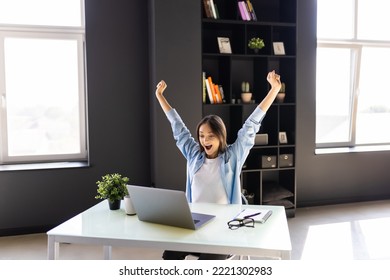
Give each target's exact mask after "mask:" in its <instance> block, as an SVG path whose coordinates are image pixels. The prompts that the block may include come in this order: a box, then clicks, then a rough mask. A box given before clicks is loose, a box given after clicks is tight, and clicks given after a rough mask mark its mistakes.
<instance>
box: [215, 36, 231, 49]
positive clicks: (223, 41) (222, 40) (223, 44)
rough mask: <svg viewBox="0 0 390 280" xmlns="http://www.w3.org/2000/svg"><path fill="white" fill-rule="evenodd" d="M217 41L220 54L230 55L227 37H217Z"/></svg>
mask: <svg viewBox="0 0 390 280" xmlns="http://www.w3.org/2000/svg"><path fill="white" fill-rule="evenodd" d="M217 41H218V47H219V52H220V53H232V47H231V46H230V38H229V37H217Z"/></svg>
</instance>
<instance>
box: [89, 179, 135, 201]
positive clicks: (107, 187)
mask: <svg viewBox="0 0 390 280" xmlns="http://www.w3.org/2000/svg"><path fill="white" fill-rule="evenodd" d="M128 181H129V178H127V177H123V176H122V175H121V174H118V173H113V174H106V175H104V176H102V179H101V181H97V182H96V185H97V186H98V188H97V193H98V194H97V195H96V196H95V198H96V199H108V200H109V201H111V202H113V201H115V200H121V199H123V197H125V196H126V195H128V192H127V188H126V184H127V182H128Z"/></svg>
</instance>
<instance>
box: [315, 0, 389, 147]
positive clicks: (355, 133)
mask: <svg viewBox="0 0 390 280" xmlns="http://www.w3.org/2000/svg"><path fill="white" fill-rule="evenodd" d="M389 9H390V1H387V0H318V1H317V86H316V87H317V88H316V145H317V147H318V148H320V147H357V146H364V145H383V144H386V145H387V144H390V131H389V129H387V127H388V125H389V123H390V88H389V87H387V86H386V83H387V81H388V69H387V68H388V67H387V65H389V63H390V33H389V32H388V30H387V29H388V26H389V24H390V17H389V16H388V15H387V11H388V10H389Z"/></svg>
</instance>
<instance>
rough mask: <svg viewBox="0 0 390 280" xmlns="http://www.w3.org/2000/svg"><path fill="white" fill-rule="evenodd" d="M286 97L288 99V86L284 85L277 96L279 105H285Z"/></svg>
mask: <svg viewBox="0 0 390 280" xmlns="http://www.w3.org/2000/svg"><path fill="white" fill-rule="evenodd" d="M285 97H286V84H285V83H282V86H281V88H280V90H279V92H278V94H277V95H276V101H277V102H278V103H283V102H284V98H285Z"/></svg>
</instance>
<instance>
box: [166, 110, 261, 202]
mask: <svg viewBox="0 0 390 280" xmlns="http://www.w3.org/2000/svg"><path fill="white" fill-rule="evenodd" d="M166 115H167V118H168V120H169V122H170V123H171V127H172V132H173V137H174V139H175V141H176V146H177V147H178V148H179V150H180V151H181V153H182V154H183V155H184V157H185V158H186V160H187V179H186V195H187V200H188V201H189V202H192V198H191V186H192V179H193V176H194V174H195V173H196V172H197V171H198V170H199V169H200V167H201V166H202V164H203V163H204V161H205V158H206V154H205V152H201V151H200V149H199V143H198V142H197V141H196V140H195V139H194V138H193V137H192V135H191V132H190V131H189V130H188V128H187V127H186V126H185V124H184V122H183V121H182V119H181V117H180V116H179V114H178V113H177V112H176V110H175V109H172V110H170V111H168V112H167V113H166ZM264 116H265V112H263V111H262V110H261V109H260V108H259V107H258V106H257V107H256V109H255V110H254V111H253V113H252V114H251V115H250V116H249V117H248V119H247V120H246V121H245V122H244V124H243V126H242V128H241V129H240V130H239V131H238V133H237V139H236V141H235V142H234V143H233V144H231V145H228V147H227V149H226V151H225V152H224V153H221V154H219V155H218V156H219V157H221V158H222V159H223V160H221V166H220V170H221V172H222V181H223V186H224V187H225V190H226V194H227V197H228V201H229V203H231V204H241V203H242V202H241V183H240V173H241V169H242V166H243V164H244V162H245V160H246V158H247V156H248V154H249V151H250V149H251V148H252V147H253V145H254V143H255V136H256V133H257V132H258V131H259V129H260V125H261V122H262V120H263V118H264Z"/></svg>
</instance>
